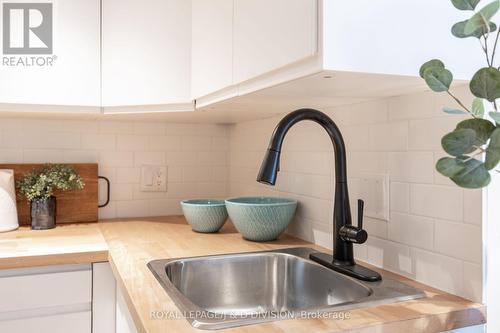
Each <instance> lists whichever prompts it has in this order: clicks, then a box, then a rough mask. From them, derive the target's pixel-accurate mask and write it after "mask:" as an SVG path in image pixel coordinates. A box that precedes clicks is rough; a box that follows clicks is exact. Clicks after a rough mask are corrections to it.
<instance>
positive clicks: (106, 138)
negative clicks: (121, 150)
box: [82, 133, 116, 150]
mask: <svg viewBox="0 0 500 333" xmlns="http://www.w3.org/2000/svg"><path fill="white" fill-rule="evenodd" d="M82 149H95V150H114V149H116V138H115V136H114V135H112V134H95V133H90V134H83V135H82Z"/></svg>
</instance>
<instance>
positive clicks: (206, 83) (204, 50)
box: [191, 0, 233, 99]
mask: <svg viewBox="0 0 500 333" xmlns="http://www.w3.org/2000/svg"><path fill="white" fill-rule="evenodd" d="M192 22H193V24H192V27H193V30H192V42H191V43H192V44H191V61H192V67H191V77H192V88H191V96H192V98H193V99H195V98H198V97H201V96H204V95H208V94H210V93H212V92H215V91H218V90H221V89H223V88H226V87H229V86H231V85H232V83H233V0H209V1H207V0H192Z"/></svg>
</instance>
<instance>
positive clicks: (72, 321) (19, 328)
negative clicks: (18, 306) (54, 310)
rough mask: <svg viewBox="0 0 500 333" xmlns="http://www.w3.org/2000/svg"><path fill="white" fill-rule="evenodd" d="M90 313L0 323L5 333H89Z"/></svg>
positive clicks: (1, 330) (74, 313) (90, 330)
mask: <svg viewBox="0 0 500 333" xmlns="http://www.w3.org/2000/svg"><path fill="white" fill-rule="evenodd" d="M91 323H92V312H91V311H83V312H73V313H64V314H57V315H52V316H41V317H31V318H20V319H13V320H6V321H0V332H5V333H7V332H8V333H33V332H36V333H68V332H71V333H91V332H92V329H91Z"/></svg>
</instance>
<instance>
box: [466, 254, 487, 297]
mask: <svg viewBox="0 0 500 333" xmlns="http://www.w3.org/2000/svg"><path fill="white" fill-rule="evenodd" d="M463 272H464V273H463V274H464V281H463V296H464V297H465V298H468V299H471V300H473V301H475V302H478V303H484V300H483V295H482V292H483V291H482V287H481V286H482V281H483V273H482V269H481V265H480V264H474V263H470V262H466V261H464V266H463Z"/></svg>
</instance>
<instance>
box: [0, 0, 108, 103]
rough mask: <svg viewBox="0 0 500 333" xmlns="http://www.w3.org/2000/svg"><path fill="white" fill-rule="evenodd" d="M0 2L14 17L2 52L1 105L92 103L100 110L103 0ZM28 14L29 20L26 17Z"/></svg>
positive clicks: (4, 9)
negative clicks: (100, 45)
mask: <svg viewBox="0 0 500 333" xmlns="http://www.w3.org/2000/svg"><path fill="white" fill-rule="evenodd" d="M1 5H2V8H1V9H0V11H2V9H3V11H8V12H4V13H3V14H4V17H9V24H6V26H8V29H9V30H10V31H3V34H4V36H7V35H8V36H9V38H8V39H7V38H4V39H3V42H4V46H5V47H2V54H1V57H2V62H1V63H0V105H1V109H2V110H3V109H5V108H6V107H7V108H8V106H6V104H10V103H13V104H26V105H30V104H31V105H69V106H92V107H95V108H92V109H93V110H95V111H99V108H98V106H99V104H100V85H99V80H100V58H99V56H100V50H99V44H100V42H99V40H100V23H99V21H100V18H99V12H100V1H99V0H64V1H53V2H51V3H50V2H49V3H48V6H42V7H39V5H42V4H41V3H38V4H37V3H35V2H34V1H31V2H30V3H25V2H23V3H22V4H20V3H19V2H17V3H16V2H13V3H11V4H10V5H12V7H11V8H8V5H9V3H7V2H2V3H1ZM23 6H24V7H23ZM25 12H27V13H29V15H28V17H29V19H28V20H24V19H23V16H24V13H25ZM24 17H25V16H24ZM51 18H52V20H51ZM2 23H3V22H2ZM26 27H27V28H28V29H26ZM37 27H39V28H37ZM25 31H27V33H26V34H27V36H24V32H25ZM51 44H52V50H50V46H51ZM9 49H10V51H9ZM33 109H34V107H33Z"/></svg>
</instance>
